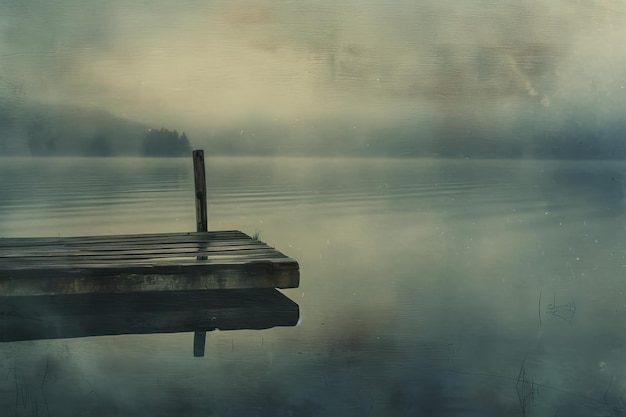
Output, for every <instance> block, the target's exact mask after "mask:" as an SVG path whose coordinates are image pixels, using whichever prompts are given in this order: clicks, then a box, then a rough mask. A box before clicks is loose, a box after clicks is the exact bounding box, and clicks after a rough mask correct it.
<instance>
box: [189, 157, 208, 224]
mask: <svg viewBox="0 0 626 417" xmlns="http://www.w3.org/2000/svg"><path fill="white" fill-rule="evenodd" d="M193 180H194V184H195V186H196V232H206V231H208V230H209V218H208V215H207V203H206V201H207V199H206V174H205V172H204V151H203V150H197V151H193Z"/></svg>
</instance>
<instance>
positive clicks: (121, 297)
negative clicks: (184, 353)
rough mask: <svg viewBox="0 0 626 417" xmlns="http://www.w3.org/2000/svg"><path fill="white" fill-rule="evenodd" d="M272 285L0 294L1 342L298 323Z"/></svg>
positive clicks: (293, 305) (291, 308)
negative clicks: (4, 295) (15, 295)
mask: <svg viewBox="0 0 626 417" xmlns="http://www.w3.org/2000/svg"><path fill="white" fill-rule="evenodd" d="M299 316H300V314H299V307H298V305H297V304H296V303H294V302H293V301H291V300H290V299H289V298H287V297H285V296H284V295H283V294H281V293H280V292H279V291H277V290H274V289H263V290H231V291H185V292H176V291H174V292H168V293H127V294H81V295H62V296H36V297H29V296H25V297H0V342H9V341H20V340H38V339H60V338H75V337H87V336H104V335H121V334H148V333H175V332H199V331H211V330H215V329H220V330H238V329H267V328H272V327H276V326H295V325H296V324H297V322H298V319H299Z"/></svg>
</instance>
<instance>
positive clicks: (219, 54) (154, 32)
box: [0, 0, 626, 131]
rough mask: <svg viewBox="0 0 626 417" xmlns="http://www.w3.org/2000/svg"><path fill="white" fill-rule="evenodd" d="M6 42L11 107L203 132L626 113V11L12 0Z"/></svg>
mask: <svg viewBox="0 0 626 417" xmlns="http://www.w3.org/2000/svg"><path fill="white" fill-rule="evenodd" d="M0 34H1V35H0V77H1V78H0V94H1V95H2V96H3V97H4V98H10V99H21V100H28V99H33V100H43V101H48V102H63V103H72V104H79V105H94V106H99V107H102V108H106V109H108V110H109V111H111V112H112V113H114V114H117V115H120V116H123V117H126V118H130V119H134V120H139V121H142V122H146V123H153V124H160V125H165V126H179V127H181V128H186V129H187V130H195V131H202V130H203V129H208V128H214V127H232V126H237V125H238V124H242V123H245V122H247V121H250V120H263V121H268V122H279V123H295V122H297V121H302V120H304V121H307V120H309V121H310V120H312V121H324V120H326V119H333V120H337V119H346V120H349V121H350V122H352V121H354V122H355V123H357V122H360V123H365V124H372V125H376V124H383V125H384V124H388V125H392V124H394V123H397V122H398V121H411V120H416V121H419V120H422V119H428V118H430V119H433V120H440V121H443V123H445V121H446V120H456V119H457V118H458V117H461V118H465V119H471V120H472V123H473V125H486V126H490V127H494V126H495V128H498V129H500V128H506V126H507V124H508V123H514V122H519V120H520V119H522V120H524V118H527V119H528V122H529V123H539V122H541V123H545V121H546V120H551V119H553V118H558V117H560V116H559V115H561V114H562V113H563V112H564V111H569V110H570V109H572V108H575V109H578V110H577V111H580V114H586V116H585V117H588V118H590V120H591V119H593V120H597V118H598V117H605V118H609V119H610V118H611V117H618V115H620V114H623V112H624V109H625V106H624V105H623V103H624V102H625V101H626V89H625V88H624V86H625V85H626V52H624V51H625V49H624V45H626V2H625V1H623V0H567V1H559V0H525V1H523V2H520V1H513V0H498V1H495V0H468V1H463V2H459V1H451V0H420V1H415V0H411V1H409V0H394V1H383V0H378V1H356V0H351V1H341V2H336V1H329V0H322V1H315V2H308V1H259V0H250V1H231V0H227V1H201V0H187V1H178V2H171V1H134V2H128V1H121V0H109V1H106V2H96V1H89V2H88V1H84V0H58V1H54V2H52V1H49V0H31V1H17V0H4V1H1V2H0ZM583 110H584V111H583ZM542 114H543V115H544V116H545V115H548V116H547V117H543V116H542ZM594 118H595V119H594ZM491 125H494V126H491Z"/></svg>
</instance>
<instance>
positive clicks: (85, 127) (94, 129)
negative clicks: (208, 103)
mask: <svg viewBox="0 0 626 417" xmlns="http://www.w3.org/2000/svg"><path fill="white" fill-rule="evenodd" d="M164 131H165V132H169V131H167V130H166V129H163V128H161V130H160V132H164ZM150 132H153V130H152V129H151V128H150V126H147V125H143V124H141V123H137V122H133V121H130V120H125V119H122V118H120V117H117V116H114V115H113V114H111V113H109V112H107V111H104V110H101V109H97V108H83V107H71V106H58V105H55V106H51V105H43V104H32V103H19V102H3V101H2V100H0V155H35V156H74V155H76V156H121V155H148V156H180V155H181V154H183V153H186V152H188V151H189V150H190V146H189V143H188V141H187V138H186V136H185V137H184V141H185V142H186V143H183V141H181V140H178V139H180V138H179V136H178V133H177V132H176V139H177V140H176V141H173V137H174V135H173V134H171V135H169V136H166V137H165V139H166V140H165V141H163V140H161V141H160V142H159V141H155V140H154V137H153V136H154V134H153V133H152V134H151V133H150ZM174 132H175V131H174ZM168 139H171V141H170V142H167V140H168ZM155 146H157V147H158V146H160V147H159V148H156V147H155Z"/></svg>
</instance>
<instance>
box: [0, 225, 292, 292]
mask: <svg viewBox="0 0 626 417" xmlns="http://www.w3.org/2000/svg"><path fill="white" fill-rule="evenodd" d="M0 242H2V245H0V295H3V294H4V295H35V294H64V293H89V292H126V291H129V292H135V291H175V290H176V291H177V290H205V289H235V288H294V287H297V286H298V285H299V265H298V263H297V262H296V261H295V260H293V259H291V258H288V257H287V256H285V255H284V254H282V253H281V252H279V251H277V250H276V249H274V248H272V247H270V246H268V245H266V244H265V243H263V242H260V241H258V240H255V239H252V238H251V237H249V236H247V235H246V234H244V233H242V232H238V231H227V232H202V233H173V234H158V235H156V234H154V235H122V236H97V237H90V236H88V237H68V238H10V239H0ZM10 243H12V245H11V244H10Z"/></svg>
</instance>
